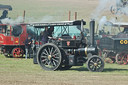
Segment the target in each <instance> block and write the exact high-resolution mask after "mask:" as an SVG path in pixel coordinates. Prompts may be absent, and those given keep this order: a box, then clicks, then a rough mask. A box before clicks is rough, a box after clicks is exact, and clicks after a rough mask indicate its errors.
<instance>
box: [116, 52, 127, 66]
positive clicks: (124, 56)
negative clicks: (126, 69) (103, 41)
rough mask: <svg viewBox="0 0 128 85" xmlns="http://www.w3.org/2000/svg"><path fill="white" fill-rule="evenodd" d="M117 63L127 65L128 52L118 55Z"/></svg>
mask: <svg viewBox="0 0 128 85" xmlns="http://www.w3.org/2000/svg"><path fill="white" fill-rule="evenodd" d="M116 62H117V63H118V64H120V65H123V64H124V65H126V64H128V53H127V52H121V53H118V54H117V55H116Z"/></svg>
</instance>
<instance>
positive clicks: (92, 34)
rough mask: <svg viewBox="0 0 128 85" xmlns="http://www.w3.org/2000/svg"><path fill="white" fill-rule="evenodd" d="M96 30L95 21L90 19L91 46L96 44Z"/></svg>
mask: <svg viewBox="0 0 128 85" xmlns="http://www.w3.org/2000/svg"><path fill="white" fill-rule="evenodd" d="M94 31H95V21H94V20H91V21H90V43H91V46H94Z"/></svg>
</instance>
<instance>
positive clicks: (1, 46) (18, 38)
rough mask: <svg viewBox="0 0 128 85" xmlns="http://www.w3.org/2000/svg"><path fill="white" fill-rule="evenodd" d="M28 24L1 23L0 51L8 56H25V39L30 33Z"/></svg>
mask: <svg viewBox="0 0 128 85" xmlns="http://www.w3.org/2000/svg"><path fill="white" fill-rule="evenodd" d="M26 26H27V25H26V24H18V25H9V24H0V52H1V53H2V54H4V55H5V56H6V57H15V58H16V57H23V55H24V53H25V45H24V41H25V40H26V38H27V36H28V33H27V30H26V28H27V27H26Z"/></svg>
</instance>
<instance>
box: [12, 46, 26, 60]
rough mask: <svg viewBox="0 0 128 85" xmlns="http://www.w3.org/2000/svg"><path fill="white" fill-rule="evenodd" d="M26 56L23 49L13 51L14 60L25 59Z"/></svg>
mask: <svg viewBox="0 0 128 85" xmlns="http://www.w3.org/2000/svg"><path fill="white" fill-rule="evenodd" d="M23 55H24V50H23V49H22V48H14V49H13V50H12V56H13V57H14V58H20V57H23Z"/></svg>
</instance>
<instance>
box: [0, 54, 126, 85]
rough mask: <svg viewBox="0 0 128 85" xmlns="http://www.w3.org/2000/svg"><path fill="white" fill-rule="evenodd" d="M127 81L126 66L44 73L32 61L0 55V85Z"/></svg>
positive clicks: (120, 84)
mask: <svg viewBox="0 0 128 85" xmlns="http://www.w3.org/2000/svg"><path fill="white" fill-rule="evenodd" d="M127 79H128V65H117V64H105V68H104V71H103V72H90V71H88V70H87V68H86V65H84V66H78V67H77V66H74V67H72V68H71V69H70V70H64V71H45V70H43V69H41V67H40V66H39V65H38V64H33V60H32V59H24V58H5V57H4V56H3V55H0V85H23V84H24V85H30V84H32V85H51V84H53V85H77V84H79V85H84V83H87V85H94V84H95V82H97V83H99V85H107V83H108V82H107V81H109V82H111V83H112V84H114V83H115V82H116V83H117V82H118V83H117V84H116V85H122V84H125V83H127V82H128V81H127ZM122 82H123V83H122ZM10 83H11V84H10Z"/></svg>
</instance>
